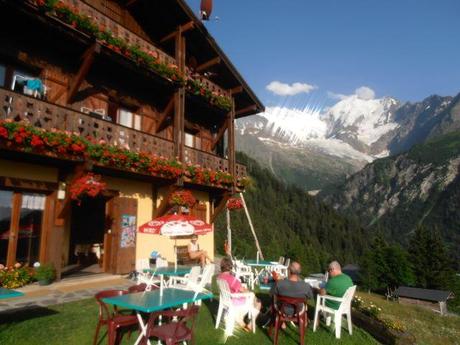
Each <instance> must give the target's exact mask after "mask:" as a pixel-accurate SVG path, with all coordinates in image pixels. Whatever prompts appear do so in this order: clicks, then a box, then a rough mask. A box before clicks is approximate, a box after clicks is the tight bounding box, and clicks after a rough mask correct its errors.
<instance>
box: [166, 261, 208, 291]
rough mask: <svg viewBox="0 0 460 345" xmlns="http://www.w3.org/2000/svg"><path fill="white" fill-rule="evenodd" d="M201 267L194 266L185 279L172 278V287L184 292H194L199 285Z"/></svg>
mask: <svg viewBox="0 0 460 345" xmlns="http://www.w3.org/2000/svg"><path fill="white" fill-rule="evenodd" d="M200 272H201V268H200V266H193V267H192V269H191V270H190V273H189V274H186V275H185V276H183V277H171V279H170V284H169V286H170V287H173V288H176V289H183V290H193V289H194V287H196V286H197V285H198V284H199V280H200Z"/></svg>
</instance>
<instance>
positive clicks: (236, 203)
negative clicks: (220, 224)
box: [227, 198, 243, 210]
mask: <svg viewBox="0 0 460 345" xmlns="http://www.w3.org/2000/svg"><path fill="white" fill-rule="evenodd" d="M227 208H228V209H229V210H240V209H242V208H243V201H241V199H240V198H230V199H228V201H227Z"/></svg>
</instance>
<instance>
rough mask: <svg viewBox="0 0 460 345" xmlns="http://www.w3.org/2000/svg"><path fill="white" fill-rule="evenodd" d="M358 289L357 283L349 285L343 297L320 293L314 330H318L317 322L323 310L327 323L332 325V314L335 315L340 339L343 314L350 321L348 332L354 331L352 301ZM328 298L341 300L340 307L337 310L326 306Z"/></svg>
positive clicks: (336, 332) (336, 333) (337, 333)
mask: <svg viewBox="0 0 460 345" xmlns="http://www.w3.org/2000/svg"><path fill="white" fill-rule="evenodd" d="M355 291H356V285H353V286H352V287H349V288H348V289H347V291H345V293H344V295H343V297H341V298H339V297H333V296H329V295H324V296H321V295H318V297H317V299H316V309H315V320H314V321H313V332H315V331H316V324H317V322H318V315H319V312H320V311H322V312H324V313H325V314H326V324H327V325H328V326H329V325H330V320H331V315H332V316H334V325H335V337H336V338H337V339H340V332H341V329H342V315H346V317H347V322H348V332H349V333H350V335H351V334H352V333H353V331H352V325H351V301H352V299H353V295H354V294H355ZM326 300H329V301H336V302H340V306H339V309H337V310H335V309H332V308H329V307H328V306H326V304H325V302H326Z"/></svg>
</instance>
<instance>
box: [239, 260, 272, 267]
mask: <svg viewBox="0 0 460 345" xmlns="http://www.w3.org/2000/svg"><path fill="white" fill-rule="evenodd" d="M244 263H245V264H246V265H248V266H254V267H267V266H273V265H278V262H276V261H267V260H259V261H257V260H244Z"/></svg>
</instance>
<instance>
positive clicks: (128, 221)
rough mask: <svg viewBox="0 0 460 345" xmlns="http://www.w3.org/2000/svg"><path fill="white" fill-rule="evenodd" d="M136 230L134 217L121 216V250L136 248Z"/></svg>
mask: <svg viewBox="0 0 460 345" xmlns="http://www.w3.org/2000/svg"><path fill="white" fill-rule="evenodd" d="M136 228H137V227H136V216H131V215H128V214H124V215H122V216H121V237H120V247H121V248H129V247H135V246H136Z"/></svg>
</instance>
